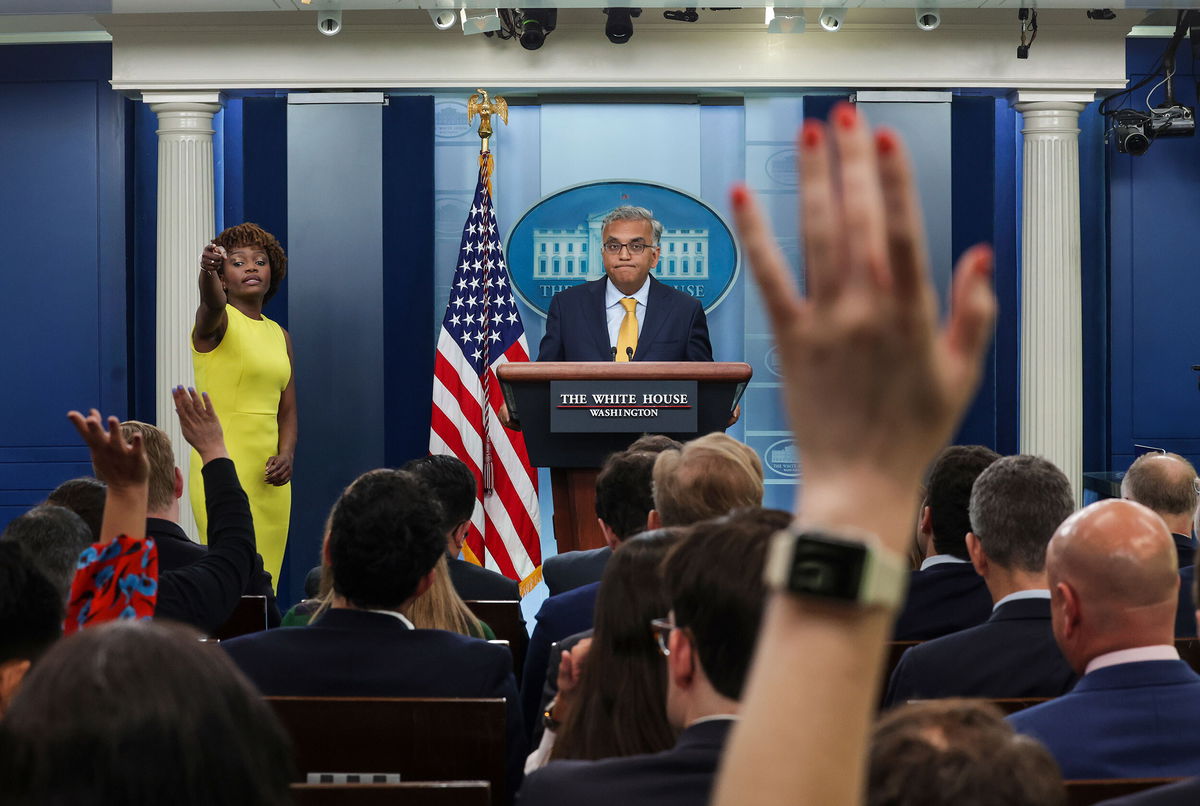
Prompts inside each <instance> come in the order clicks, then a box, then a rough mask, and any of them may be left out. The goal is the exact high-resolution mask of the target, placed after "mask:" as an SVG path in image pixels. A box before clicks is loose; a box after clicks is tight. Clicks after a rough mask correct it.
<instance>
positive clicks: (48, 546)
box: [0, 504, 93, 603]
mask: <svg viewBox="0 0 1200 806" xmlns="http://www.w3.org/2000/svg"><path fill="white" fill-rule="evenodd" d="M0 542H12V543H20V544H21V546H22V547H24V549H25V552H26V554H28V555H29V557H30V559H32V560H33V561H34V563H36V564H37V566H38V568H40V569H41V571H42V573H43V574H45V576H46V579H48V580H50V582H52V583H53V584H54V587H55V588H57V589H58V592H59V595H61V596H62V600H63V602H64V603H65V602H66V601H67V599H68V598H69V597H70V595H71V580H73V579H74V578H75V568H76V567H77V566H78V565H79V555H80V554H82V553H83V550H84V549H86V548H87V547H88V546H90V545H91V544H92V542H93V541H92V532H91V530H90V529H88V526H87V524H86V523H84V522H83V518H80V517H79V516H78V515H76V514H75V513H74V512H72V511H71V510H69V509H67V508H66V507H59V506H54V505H53V504H42V505H40V506H36V507H34V508H33V509H31V510H29V511H28V512H26V513H25V514H24V515H21V516H19V517H17V518H14V519H13V520H11V521H9V523H8V526H6V527H5V528H4V533H3V534H0Z"/></svg>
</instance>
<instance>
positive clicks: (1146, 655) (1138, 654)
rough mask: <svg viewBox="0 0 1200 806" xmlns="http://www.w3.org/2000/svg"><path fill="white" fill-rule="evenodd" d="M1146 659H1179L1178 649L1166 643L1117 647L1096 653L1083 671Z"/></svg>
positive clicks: (1087, 671) (1088, 672) (1139, 661)
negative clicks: (1130, 647)
mask: <svg viewBox="0 0 1200 806" xmlns="http://www.w3.org/2000/svg"><path fill="white" fill-rule="evenodd" d="M1147 660H1179V650H1178V649H1176V648H1175V647H1173V646H1168V645H1166V644H1155V645H1154V646H1138V647H1134V648H1133V649H1118V650H1117V651H1116V652H1105V653H1104V654H1103V655H1097V656H1096V657H1094V658H1092V660H1091V662H1089V663H1088V665H1087V668H1086V669H1084V670H1083V673H1084V674H1091V673H1092V672H1094V671H1096V670H1097V669H1103V668H1105V667H1108V666H1119V665H1121V664H1122V663H1141V662H1142V661H1147Z"/></svg>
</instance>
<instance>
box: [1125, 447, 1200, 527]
mask: <svg viewBox="0 0 1200 806" xmlns="http://www.w3.org/2000/svg"><path fill="white" fill-rule="evenodd" d="M1121 497H1122V498H1127V499H1129V500H1130V501H1137V502H1138V503H1139V504H1143V505H1145V506H1148V507H1150V509H1152V510H1154V511H1155V512H1156V513H1158V515H1159V516H1160V517H1161V518H1163V520H1165V521H1167V526H1168V528H1170V529H1171V530H1172V531H1179V532H1181V533H1185V534H1186V533H1187V532H1189V531H1190V530H1191V520H1192V515H1193V514H1194V513H1195V511H1196V502H1197V493H1196V468H1194V467H1192V463H1191V462H1189V461H1188V460H1187V459H1184V458H1183V457H1182V456H1180V455H1179V454H1176V453H1148V454H1145V455H1144V456H1139V457H1138V458H1137V460H1136V461H1135V462H1134V463H1133V464H1132V465H1130V466H1129V470H1128V471H1126V473H1125V477H1124V478H1123V479H1122V480H1121ZM1175 521H1178V523H1176V522H1175Z"/></svg>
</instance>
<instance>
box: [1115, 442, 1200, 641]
mask: <svg viewBox="0 0 1200 806" xmlns="http://www.w3.org/2000/svg"><path fill="white" fill-rule="evenodd" d="M1197 483H1198V482H1197V480H1196V469H1195V468H1194V467H1192V463H1191V462H1189V461H1188V460H1187V459H1184V458H1183V457H1182V456H1180V455H1179V454H1177V453H1147V454H1145V455H1143V456H1139V457H1138V458H1137V459H1136V460H1134V463H1133V464H1132V465H1130V466H1129V470H1128V471H1126V473H1125V477H1124V478H1123V479H1121V497H1122V498H1126V499H1128V500H1130V501H1136V502H1138V503H1139V504H1141V505H1142V506H1146V507H1150V509H1152V510H1154V512H1155V513H1156V514H1157V515H1158V516H1159V517H1160V518H1162V519H1163V522H1164V523H1166V524H1167V528H1168V529H1170V530H1171V537H1172V539H1174V541H1175V551H1176V553H1177V554H1178V557H1179V605H1178V607H1177V608H1176V610H1175V635H1176V637H1178V638H1193V637H1195V635H1196V619H1195V613H1196V603H1195V602H1194V601H1192V581H1193V580H1194V579H1195V578H1196V568H1195V562H1196V548H1195V545H1196V544H1195V542H1194V541H1193V540H1192V528H1193V521H1194V519H1195V517H1196V506H1197V499H1198V497H1200V496H1197V492H1196V486H1197Z"/></svg>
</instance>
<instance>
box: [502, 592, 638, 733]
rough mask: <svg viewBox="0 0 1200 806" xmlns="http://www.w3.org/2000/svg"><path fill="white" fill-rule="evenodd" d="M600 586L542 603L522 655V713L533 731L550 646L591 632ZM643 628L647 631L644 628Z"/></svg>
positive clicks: (539, 714)
mask: <svg viewBox="0 0 1200 806" xmlns="http://www.w3.org/2000/svg"><path fill="white" fill-rule="evenodd" d="M599 592H600V583H599V582H593V583H592V584H590V585H584V586H583V587H581V588H575V590H570V591H567V592H566V593H560V594H559V595H558V596H551V597H550V598H549V599H547V600H546V601H544V602H542V606H541V609H539V610H538V614H537V626H536V627H534V628H533V635H532V636H531V637H530V639H529V650H528V651H527V652H526V653H525V669H524V671H523V672H522V673H521V712H522V714H523V715H524V718H525V726H526V727H527V728H529V729H530V732H531V733H532V728H533V725H534V723H535V721H536V720H539V719H541V712H540V711H539V710H538V709H539V708H540V707H541V703H542V685H543V684H544V683H545V681H546V667H547V665H548V664H549V663H550V645H551V644H553V643H555V642H556V641H561V640H562V639H564V638H566V637H567V636H568V635H574V634H575V633H577V632H583V631H584V630H588V629H591V627H592V617H593V614H594V612H595V610H596V595H597V594H598V593H599ZM646 629H650V628H649V627H647V628H646Z"/></svg>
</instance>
